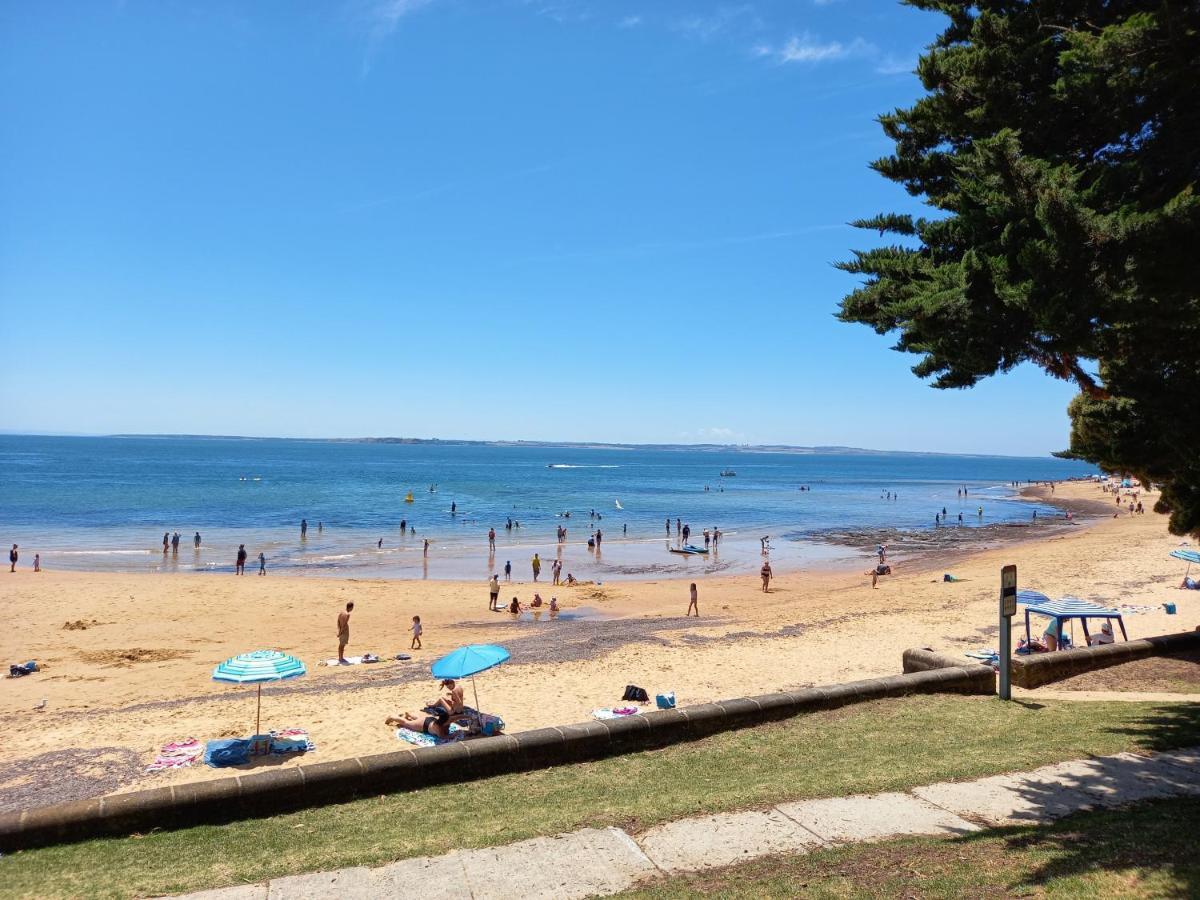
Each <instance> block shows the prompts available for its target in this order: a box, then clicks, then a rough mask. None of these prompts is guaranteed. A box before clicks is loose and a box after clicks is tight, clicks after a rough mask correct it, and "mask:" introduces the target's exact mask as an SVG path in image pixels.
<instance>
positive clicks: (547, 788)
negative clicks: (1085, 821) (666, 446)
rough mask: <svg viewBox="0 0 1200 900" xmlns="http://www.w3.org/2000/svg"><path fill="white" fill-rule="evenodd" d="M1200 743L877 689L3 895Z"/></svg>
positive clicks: (73, 860) (21, 868) (323, 863)
mask: <svg viewBox="0 0 1200 900" xmlns="http://www.w3.org/2000/svg"><path fill="white" fill-rule="evenodd" d="M1197 744H1200V704H1154V703H1069V702H1065V701H1060V702H1046V703H1044V704H1040V703H1018V702H1013V703H1001V702H1000V701H998V700H995V699H992V698H986V697H957V696H953V695H945V696H921V697H911V698H907V699H904V700H891V701H878V702H874V703H866V704H861V705H858V706H852V707H847V708H845V709H841V710H832V711H826V712H819V713H813V714H810V715H806V716H801V717H798V718H795V719H791V720H789V721H787V722H781V723H777V724H774V725H769V726H762V727H758V728H753V729H747V730H744V731H738V732H731V733H726V734H720V735H716V736H714V737H711V738H708V739H706V740H703V741H697V742H695V743H691V744H682V745H678V746H674V747H670V748H667V749H663V750H655V751H651V752H646V753H639V754H632V755H629V756H622V757H616V758H613V759H607V760H602V761H600V762H593V763H584V764H580V765H573V766H563V767H560V768H555V769H546V770H542V771H538V772H529V773H524V774H520V775H508V776H501V777H497V778H490V779H486V780H483V781H478V782H473V783H469V784H463V785H444V786H440V787H434V788H428V789H425V790H420V791H414V792H411V793H407V794H395V795H391V796H383V797H374V798H367V799H363V800H358V801H355V802H351V803H345V804H341V805H338V806H329V807H324V808H321V809H311V810H305V811H302V812H297V813H291V814H288V815H280V816H274V817H272V818H269V819H261V820H252V821H245V822H236V823H232V824H228V825H223V826H201V827H196V828H191V829H187V830H183V831H173V832H161V833H153V834H148V835H144V836H140V837H133V838H113V839H104V840H94V841H88V842H86V843H81V844H74V845H68V846H61V847H50V848H46V849H42V850H33V851H26V852H22V853H16V854H12V855H9V856H5V857H4V858H3V859H0V896H4V897H28V896H38V897H60V896H72V897H78V896H95V897H129V896H144V895H147V894H151V895H152V894H158V893H173V892H179V891H187V890H197V889H200V888H207V887H218V886H222V885H228V884H235V883H240V882H253V881H262V880H264V879H267V878H271V877H275V876H279V875H287V874H295V873H299V872H308V871H318V870H322V869H333V868H340V867H343V866H352V865H378V864H382V863H385V862H390V861H392V860H396V859H402V858H405V857H410V856H424V855H433V854H439V853H445V852H447V851H449V850H451V849H454V848H457V847H484V846H489V845H495V844H504V843H508V842H510V841H515V840H520V839H523V838H528V837H533V836H536V835H543V834H555V833H557V832H562V831H572V830H574V829H577V828H580V827H584V826H596V827H600V826H606V825H616V826H618V827H623V828H626V829H629V830H631V831H638V830H641V829H645V828H648V827H650V826H652V825H655V824H657V823H659V822H663V821H667V820H670V819H675V818H680V817H683V816H692V815H698V814H702V813H709V812H717V811H725V810H734V809H741V808H751V807H765V806H769V805H772V804H774V803H778V802H780V801H784V800H798V799H806V798H813V797H831V796H838V795H844V794H860V793H871V792H876V791H886V790H903V789H905V788H909V787H912V786H915V785H919V784H926V783H929V782H934V781H942V780H947V779H968V778H977V777H980V776H983V775H991V774H995V773H998V772H1006V771H1018V770H1024V769H1030V768H1034V767H1036V766H1040V765H1044V764H1046V763H1051V762H1057V761H1060V760H1064V759H1072V758H1077V757H1081V756H1085V755H1087V754H1089V753H1091V754H1108V753H1116V752H1119V751H1122V750H1136V749H1144V750H1156V749H1169V748H1172V747H1179V746H1189V745H1197Z"/></svg>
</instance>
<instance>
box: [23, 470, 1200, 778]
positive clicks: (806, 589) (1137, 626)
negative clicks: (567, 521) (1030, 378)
mask: <svg viewBox="0 0 1200 900" xmlns="http://www.w3.org/2000/svg"><path fill="white" fill-rule="evenodd" d="M1057 497H1058V498H1059V499H1070V498H1075V499H1097V500H1105V501H1107V502H1111V497H1110V496H1109V495H1106V494H1101V493H1100V490H1099V488H1098V487H1095V486H1093V485H1088V484H1071V485H1061V486H1059V488H1058V494H1057ZM1178 544H1179V539H1178V538H1175V537H1172V536H1170V535H1169V534H1168V533H1167V530H1166V522H1165V518H1164V517H1162V516H1159V515H1155V514H1153V513H1147V514H1146V515H1144V516H1139V517H1129V516H1127V515H1124V514H1122V516H1121V517H1120V518H1119V519H1104V520H1101V521H1099V522H1098V523H1096V524H1094V525H1092V526H1090V527H1083V526H1079V527H1078V528H1076V529H1074V530H1072V531H1069V532H1068V533H1059V534H1056V535H1053V536H1043V537H1040V538H1036V539H1034V540H1030V541H1027V542H1023V543H1017V544H1009V545H1007V546H1004V547H1000V548H997V549H994V550H983V551H981V552H977V553H973V554H970V555H958V556H956V557H955V558H954V559H953V562H947V561H945V560H933V561H925V562H922V563H910V564H899V565H897V566H896V573H897V574H896V575H894V576H892V577H889V578H883V579H881V580H880V583H879V588H878V589H875V590H872V588H871V586H870V581H869V579H867V578H865V577H863V576H862V575H861V574H859V573H846V572H838V573H834V572H823V573H816V572H798V573H792V574H787V575H783V576H781V577H778V578H777V579H776V580H775V581H774V583H773V585H772V590H771V592H770V593H769V594H763V593H762V591H761V590H760V586H759V580H758V578H757V577H755V576H726V577H714V578H709V579H704V580H702V581H701V582H700V585H699V589H700V610H701V613H702V614H703V618H702V619H701V620H700V621H699V622H698V623H695V622H693V623H686V626H687V627H684V625H685V623H682V622H681V621H680V619H679V617H680V616H681V615H682V614H683V612H684V610H685V609H686V607H687V593H688V591H687V583H686V582H683V581H659V582H648V583H635V582H623V583H619V584H610V585H605V586H604V587H603V588H594V587H576V588H559V589H557V590H556V591H555V593H557V595H558V597H559V599H560V601H561V602H562V603H563V605H564V609H566V610H568V611H569V610H570V609H571V608H572V607H578V606H583V605H586V606H590V607H594V608H597V609H600V610H602V611H603V612H604V613H605V614H607V615H609V616H612V617H615V619H614V620H613V621H609V622H606V623H594V622H565V621H559V622H557V623H554V624H553V625H551V624H550V623H548V622H545V621H543V622H521V623H514V622H512V621H511V619H510V617H509V616H508V615H507V614H495V613H489V612H487V589H486V584H485V583H484V582H479V583H452V582H433V581H431V582H422V581H398V582H388V581H365V580H362V581H360V580H350V579H344V580H342V579H337V580H335V579H326V578H313V577H307V578H306V577H292V578H282V577H274V576H268V577H266V578H260V577H257V576H255V575H252V574H251V575H246V576H244V577H241V578H238V577H235V576H231V575H219V576H218V575H111V574H87V573H68V572H62V573H59V572H43V573H40V574H36V575H35V574H33V573H32V572H31V571H29V570H25V571H23V572H18V573H17V574H15V575H9V574H8V573H3V574H0V604H2V608H3V609H4V610H5V612H6V615H7V621H8V627H7V628H6V629H5V630H4V633H3V635H0V660H2V661H4V662H18V661H23V660H26V659H37V660H38V661H39V663H40V664H42V665H43V666H44V671H43V672H42V673H39V674H36V675H34V676H32V677H27V678H22V679H15V680H6V681H5V682H4V687H3V690H2V691H0V720H2V721H0V727H2V728H3V734H5V735H6V736H7V738H8V739H6V740H4V741H3V742H0V767H3V768H7V770H8V771H9V772H10V773H11V772H13V771H15V770H19V769H20V766H19V765H18V766H15V767H14V766H13V765H11V764H12V763H16V762H19V761H21V760H30V761H31V763H32V762H34V760H33V758H34V757H38V756H39V755H41V754H46V753H49V752H51V751H61V750H67V749H72V748H76V749H78V748H95V747H106V748H128V749H129V750H133V751H135V752H136V753H137V754H139V755H140V758H141V763H142V764H143V765H144V764H145V763H148V762H149V761H150V760H151V759H152V758H153V757H154V753H155V750H156V749H157V748H158V747H159V746H161V745H162V744H163V743H164V742H166V741H169V740H173V739H182V738H186V737H189V736H195V737H198V738H200V739H202V740H205V739H211V738H216V737H222V736H244V735H248V734H249V733H250V732H251V731H252V729H253V724H254V723H253V714H254V698H253V688H243V687H237V686H231V685H226V684H219V683H216V682H213V681H212V680H211V679H210V672H211V670H212V667H213V665H214V664H215V663H217V662H219V661H220V660H222V659H224V658H226V657H228V656H231V655H234V654H236V653H241V652H244V651H247V650H251V649H257V648H263V647H276V648H279V649H281V650H284V651H286V652H289V653H293V654H295V655H297V656H299V657H300V658H301V659H303V660H304V661H305V662H306V663H307V664H308V665H309V674H308V675H307V676H305V677H304V678H302V679H299V680H298V681H295V682H289V683H288V684H287V685H284V686H281V687H278V688H274V689H273V692H272V693H270V694H267V695H264V698H263V725H264V730H266V729H267V728H269V727H271V726H276V727H283V726H300V727H305V728H308V729H309V731H310V733H311V736H312V739H313V740H314V741H315V742H316V744H317V747H318V752H317V756H316V758H317V759H320V760H329V759H336V758H339V757H343V756H349V755H360V754H366V753H375V752H381V751H387V750H392V749H396V748H397V747H398V746H400V745H399V744H398V742H397V741H396V738H395V737H394V736H393V734H392V730H391V729H389V728H386V727H385V726H384V725H383V719H384V717H385V716H387V715H389V714H390V713H392V712H394V711H395V710H397V709H415V708H417V707H418V706H420V705H422V703H423V702H424V701H425V699H426V698H427V697H428V696H429V695H430V694H431V693H432V690H433V688H434V683H433V682H432V680H431V679H428V678H427V677H426V673H427V672H428V665H429V663H430V662H432V660H434V659H435V658H437V657H438V656H439V655H441V654H442V653H445V652H447V651H449V650H451V649H453V648H454V647H457V646H459V645H461V644H465V643H472V642H497V643H509V644H510V645H511V646H513V647H514V650H515V652H514V656H513V659H512V661H511V662H510V663H509V664H507V665H505V666H503V667H501V668H499V669H497V670H493V671H491V672H488V673H486V674H484V675H482V676H480V678H479V679H478V687H479V690H480V699H481V701H482V705H483V706H484V708H485V709H487V710H488V711H492V712H496V713H499V714H500V715H502V716H503V717H504V719H505V720H506V722H507V723H508V727H509V730H510V731H517V730H523V729H528V728H535V727H539V726H543V725H547V724H554V723H567V722H576V721H581V720H583V719H586V718H587V717H588V715H589V714H590V711H591V710H592V708H593V707H597V706H610V705H613V704H614V703H616V702H618V701H619V700H620V696H621V692H622V690H623V688H624V686H625V685H626V684H627V683H631V682H632V683H636V684H639V685H642V686H644V687H646V688H647V689H648V690H649V691H650V693H651V694H653V693H654V692H656V691H661V690H674V691H675V692H676V693H677V696H678V698H679V702H680V703H681V704H692V703H699V702H704V701H708V700H714V699H721V698H727V697H732V696H744V695H747V694H757V693H764V692H768V691H773V690H778V689H786V688H793V687H797V686H803V685H811V684H823V683H829V682H837V681H845V680H849V679H854V678H862V677H869V676H875V675H883V674H893V673H895V672H898V671H899V668H900V656H901V652H902V651H903V650H904V649H905V648H906V647H911V646H917V645H927V646H932V647H935V648H939V649H943V650H946V651H949V652H958V653H961V652H962V651H963V650H966V649H970V648H972V647H979V646H994V645H995V643H996V638H995V627H996V621H997V619H996V615H997V614H996V606H997V600H996V595H997V590H998V573H999V568H1000V566H1001V565H1003V564H1005V563H1009V562H1016V563H1017V564H1018V565H1019V567H1020V579H1021V584H1022V586H1023V587H1036V588H1038V589H1041V590H1044V591H1046V592H1047V593H1049V594H1051V595H1059V594H1066V593H1070V594H1075V595H1078V596H1081V597H1085V598H1087V597H1092V598H1095V599H1098V600H1102V601H1105V602H1110V603H1135V604H1154V605H1157V604H1161V603H1163V602H1164V601H1168V600H1170V601H1174V602H1175V603H1177V604H1178V607H1179V614H1178V615H1176V616H1167V615H1166V614H1165V613H1163V612H1156V613H1151V614H1144V615H1131V616H1129V617H1128V618H1127V619H1126V621H1127V627H1128V629H1129V632H1130V637H1131V638H1136V637H1140V636H1146V635H1152V634H1161V633H1164V632H1169V631H1180V630H1184V629H1191V628H1194V627H1195V626H1196V624H1197V622H1198V621H1200V595H1198V594H1193V593H1189V592H1184V591H1180V590H1178V589H1177V586H1178V584H1179V581H1180V580H1181V577H1182V569H1183V566H1182V564H1181V563H1178V562H1177V561H1175V560H1172V559H1169V558H1168V557H1167V553H1168V551H1169V550H1171V549H1172V548H1174V547H1176V546H1177V545H1178ZM863 568H864V569H865V568H866V565H864V566H863ZM947 570H949V571H952V572H953V573H954V574H955V575H957V576H959V577H960V578H963V579H965V580H964V581H962V582H959V583H952V584H948V583H943V582H942V581H941V575H942V572H943V571H947ZM503 587H504V590H503V593H502V594H501V598H502V599H506V598H508V597H511V596H512V595H513V594H517V595H518V596H520V597H521V599H522V601H527V600H528V599H529V598H530V596H531V595H532V586H531V585H529V584H528V583H514V584H513V585H511V586H510V585H505V586H503ZM541 591H542V595H543V597H545V598H547V599H548V598H549V596H550V593H551V592H550V590H549V588H548V587H544V588H542V589H541ZM348 600H353V601H355V604H356V608H355V611H354V614H353V618H352V639H351V646H350V648H349V650H348V651H347V652H348V653H354V654H357V653H362V652H364V651H372V652H375V653H377V654H380V655H382V656H385V659H386V657H390V656H392V655H394V654H396V653H397V652H408V651H407V649H406V648H407V647H408V642H409V635H408V627H409V624H410V621H411V618H412V616H413V615H414V614H419V615H420V616H421V619H422V622H423V623H424V625H425V636H424V649H423V650H420V651H414V652H413V654H412V655H413V657H414V662H410V663H401V662H393V661H385V662H382V663H379V664H375V665H368V666H353V667H348V668H346V667H342V668H326V667H324V666H319V665H317V664H318V663H319V662H320V661H322V660H324V659H326V658H328V657H331V656H334V655H336V649H337V648H336V639H335V618H336V616H337V613H338V611H339V610H340V609H341V608H342V607H343V605H344V604H345V602H346V601H348ZM68 623H71V624H70V627H64V626H67V625H68ZM462 623H478V624H476V625H465V626H464V625H463V624H462ZM80 625H82V626H84V627H80ZM539 629H540V631H539ZM572 636H575V637H580V638H586V639H587V640H584V641H581V642H579V643H571V638H572ZM523 656H524V658H525V660H524V661H523V659H522V657H523ZM531 659H532V660H537V661H532V662H531V661H530V660H531ZM556 660H557V661H556ZM43 698H45V699H46V700H47V705H46V708H45V709H44V710H41V711H35V710H34V708H33V707H34V706H35V705H36V704H37V703H38V702H39V701H40V700H42V699H43ZM468 699H470V689H469V687H468ZM18 736H19V738H18ZM310 758H311V757H310ZM296 761H297V760H296V759H295V758H291V759H287V760H284V761H280V760H279V759H278V758H276V759H274V760H272V761H271V763H270V764H274V765H294V764H295V763H296ZM218 774H220V773H219V772H217V771H216V770H212V769H209V768H207V767H205V766H203V765H198V766H195V767H192V768H189V769H184V770H180V771H176V772H168V773H160V774H157V775H150V776H145V777H143V778H140V779H135V780H132V781H126V782H124V783H122V784H121V788H122V789H130V788H138V787H146V786H152V785H162V784H169V783H171V782H172V781H174V780H191V779H197V778H210V777H214V776H216V775H218ZM2 780H3V779H0V781H2ZM12 783H13V782H12V780H11V776H10V781H9V784H10V785H11V784H12ZM3 792H4V785H3V784H0V795H2V794H3ZM0 799H2V796H0Z"/></svg>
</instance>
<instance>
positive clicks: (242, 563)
mask: <svg viewBox="0 0 1200 900" xmlns="http://www.w3.org/2000/svg"><path fill="white" fill-rule="evenodd" d="M234 573H235V574H237V575H245V574H246V545H245V544H238V554H237V568H236V569H235V570H234Z"/></svg>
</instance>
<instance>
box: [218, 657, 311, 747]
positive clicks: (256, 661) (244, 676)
mask: <svg viewBox="0 0 1200 900" xmlns="http://www.w3.org/2000/svg"><path fill="white" fill-rule="evenodd" d="M306 671H308V670H307V669H305V668H304V663H302V662H301V661H300V660H298V659H296V657H294V656H288V655H287V654H286V653H282V652H280V651H279V650H255V651H254V652H252V653H241V654H239V655H237V656H233V657H230V658H229V659H227V660H225V662H223V663H220V664H219V665H217V666H216V667H215V668H214V669H213V673H212V677H213V681H228V682H230V683H231V684H256V685H258V710H257V712H256V713H255V714H254V733H255V734H256V735H257V734H259V733H261V731H262V686H263V684H264V683H266V682H269V681H286V680H287V679H289V678H299V677H300V676H301V675H303V674H304V673H305V672H306Z"/></svg>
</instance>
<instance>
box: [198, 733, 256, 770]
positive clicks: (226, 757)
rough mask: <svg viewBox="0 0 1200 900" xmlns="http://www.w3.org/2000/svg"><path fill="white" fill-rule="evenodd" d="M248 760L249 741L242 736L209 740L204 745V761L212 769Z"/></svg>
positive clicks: (236, 764) (239, 763) (235, 764)
mask: <svg viewBox="0 0 1200 900" xmlns="http://www.w3.org/2000/svg"><path fill="white" fill-rule="evenodd" d="M249 761H250V741H247V740H244V739H242V738H231V739H229V740H223V741H209V742H208V743H207V744H205V745H204V762H205V763H206V764H207V765H210V766H212V767H213V768H214V769H220V768H224V767H225V766H240V765H241V764H242V763H247V762H249Z"/></svg>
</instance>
